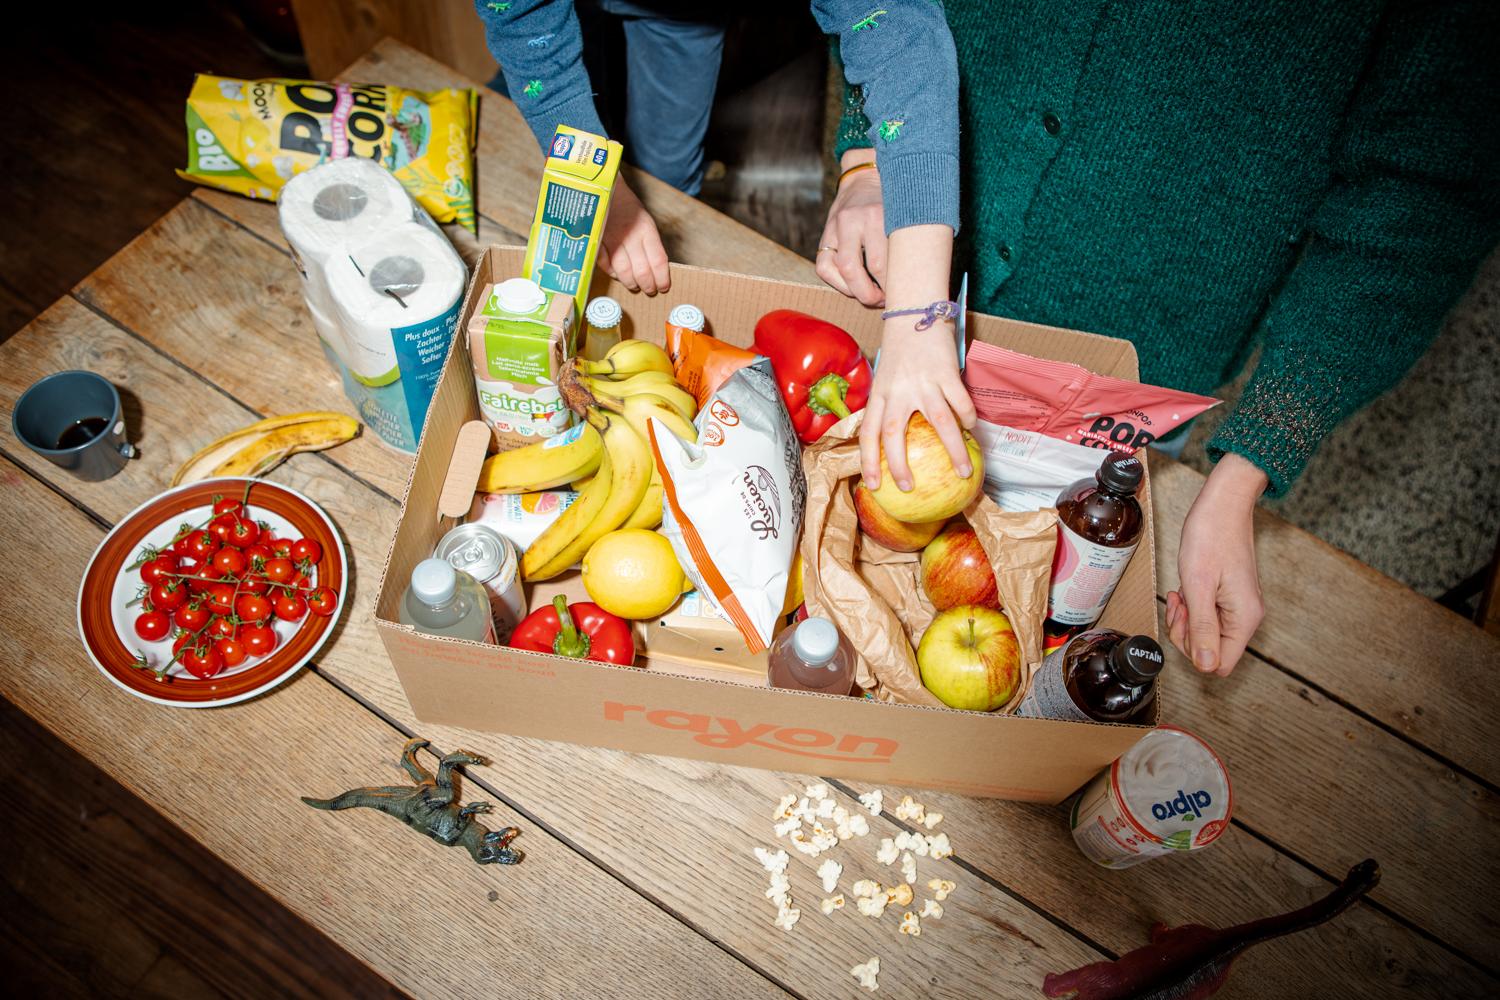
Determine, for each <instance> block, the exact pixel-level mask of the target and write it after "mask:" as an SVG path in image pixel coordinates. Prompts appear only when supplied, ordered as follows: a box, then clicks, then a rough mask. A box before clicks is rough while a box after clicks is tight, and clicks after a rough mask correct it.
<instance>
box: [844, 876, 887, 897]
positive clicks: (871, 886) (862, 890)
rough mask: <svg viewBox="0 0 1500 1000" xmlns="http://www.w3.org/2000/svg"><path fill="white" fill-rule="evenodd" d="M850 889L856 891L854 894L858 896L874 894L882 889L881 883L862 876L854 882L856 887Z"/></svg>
mask: <svg viewBox="0 0 1500 1000" xmlns="http://www.w3.org/2000/svg"><path fill="white" fill-rule="evenodd" d="M849 891H850V892H852V893H854V895H856V896H873V895H875V894H876V893H877V892H879V891H880V883H879V882H876V881H873V880H871V879H867V878H862V879H860V880H859V881H858V882H856V883H854V887H853V888H852V889H850V890H849Z"/></svg>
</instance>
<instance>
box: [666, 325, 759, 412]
mask: <svg viewBox="0 0 1500 1000" xmlns="http://www.w3.org/2000/svg"><path fill="white" fill-rule="evenodd" d="M667 354H668V355H669V356H670V357H671V358H672V374H673V375H674V376H676V378H677V382H678V384H679V385H681V386H682V387H683V388H684V389H686V390H687V391H688V392H690V393H692V394H693V398H694V399H696V400H697V401H698V406H699V407H700V408H701V407H703V406H704V405H706V404H707V403H708V397H710V396H712V395H713V394H714V390H716V389H718V388H719V386H721V385H723V384H724V381H725V379H727V378H729V376H731V375H733V374H734V373H735V372H737V371H739V370H740V369H741V368H743V367H745V366H746V365H748V364H749V363H750V362H752V361H754V360H755V359H756V358H758V357H760V355H758V354H756V353H755V352H754V351H747V350H745V349H744V348H743V347H735V346H734V345H733V344H726V343H724V341H722V340H719V339H718V338H717V337H710V336H709V335H708V334H706V333H704V332H703V310H702V309H699V308H698V307H697V306H692V305H686V304H684V305H680V306H675V307H673V309H672V311H671V312H670V313H669V314H668V315H667Z"/></svg>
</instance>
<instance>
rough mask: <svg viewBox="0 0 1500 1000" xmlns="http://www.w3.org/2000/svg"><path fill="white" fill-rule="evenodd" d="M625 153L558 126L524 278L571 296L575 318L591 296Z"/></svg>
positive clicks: (544, 174)
mask: <svg viewBox="0 0 1500 1000" xmlns="http://www.w3.org/2000/svg"><path fill="white" fill-rule="evenodd" d="M622 150H623V147H621V145H620V144H619V143H618V142H613V141H611V140H608V139H605V138H604V137H603V136H598V135H594V134H592V133H590V132H583V131H580V130H578V129H576V128H570V127H569V126H567V125H559V126H558V127H557V134H556V135H555V136H553V137H552V145H551V146H550V147H549V149H548V151H547V162H546V164H545V166H544V167H543V169H542V189H541V192H540V193H539V194H538V195H537V200H536V217H535V218H534V219H533V220H532V222H531V235H530V238H529V239H527V241H526V260H525V263H524V265H523V266H522V269H521V274H522V276H523V277H527V278H530V279H531V280H532V281H535V282H536V283H537V284H538V285H541V286H542V288H544V289H546V290H547V291H549V292H560V293H562V294H563V295H568V296H572V298H573V310H574V313H575V314H576V315H580V316H581V315H582V314H583V308H584V303H585V302H586V301H587V299H588V297H589V279H590V278H591V277H592V276H593V273H594V258H595V257H596V256H597V255H598V253H599V241H600V239H601V237H602V236H603V234H604V218H605V216H606V215H608V214H609V195H610V191H611V190H612V189H613V188H614V183H615V175H616V174H618V173H619V171H620V157H621V154H622Z"/></svg>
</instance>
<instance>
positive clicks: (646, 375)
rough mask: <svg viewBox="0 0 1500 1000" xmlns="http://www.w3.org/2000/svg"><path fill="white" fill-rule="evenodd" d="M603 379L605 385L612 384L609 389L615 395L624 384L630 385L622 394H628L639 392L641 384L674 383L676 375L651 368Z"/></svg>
mask: <svg viewBox="0 0 1500 1000" xmlns="http://www.w3.org/2000/svg"><path fill="white" fill-rule="evenodd" d="M603 381H604V382H605V383H606V384H607V385H610V386H613V388H612V389H611V390H610V391H611V392H613V393H614V394H615V395H617V396H618V395H621V391H622V390H624V388H625V387H626V386H631V389H630V390H629V391H628V392H625V393H624V395H627V396H628V395H630V393H631V392H639V391H640V387H642V386H647V385H676V384H677V377H676V376H675V375H673V374H672V373H671V372H662V371H657V370H656V369H654V368H653V369H652V370H651V371H647V372H636V373H635V374H634V375H630V376H627V377H625V378H620V379H604V380H603Z"/></svg>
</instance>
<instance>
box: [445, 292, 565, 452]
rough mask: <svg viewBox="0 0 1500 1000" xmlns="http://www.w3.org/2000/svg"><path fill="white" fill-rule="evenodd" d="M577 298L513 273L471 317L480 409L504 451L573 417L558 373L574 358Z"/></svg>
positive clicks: (562, 428) (550, 433)
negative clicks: (572, 337) (571, 335)
mask: <svg viewBox="0 0 1500 1000" xmlns="http://www.w3.org/2000/svg"><path fill="white" fill-rule="evenodd" d="M572 327H573V299H572V297H571V296H569V295H566V294H557V293H553V292H548V291H545V290H543V289H542V288H541V287H540V286H539V285H537V283H536V282H534V281H530V280H528V279H526V278H511V279H509V280H507V281H502V282H500V283H499V284H497V285H491V286H489V288H487V289H486V290H485V296H484V300H483V304H482V305H481V306H480V308H479V309H477V310H475V312H474V315H473V317H472V318H471V319H470V320H469V329H468V336H469V357H470V360H471V361H472V362H473V365H474V385H475V387H476V388H477V389H478V393H479V409H480V410H481V411H482V412H483V415H484V420H485V422H486V423H488V424H489V425H490V434H491V436H492V437H493V438H494V440H495V444H496V445H497V446H498V447H499V448H500V450H501V451H505V450H507V449H510V448H517V447H520V446H521V445H525V444H530V443H532V442H534V441H536V440H537V439H538V438H550V437H555V436H556V435H558V434H561V433H562V432H563V431H566V430H567V429H568V428H569V427H570V426H571V425H572V423H573V415H572V413H571V412H569V410H568V407H567V404H566V403H564V402H563V399H562V393H561V392H560V391H559V390H558V387H557V379H558V376H559V375H560V374H561V372H562V367H563V365H564V364H566V363H567V361H568V359H569V358H570V357H571V356H572V351H571V349H570V340H569V331H570V330H571V329H572Z"/></svg>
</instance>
